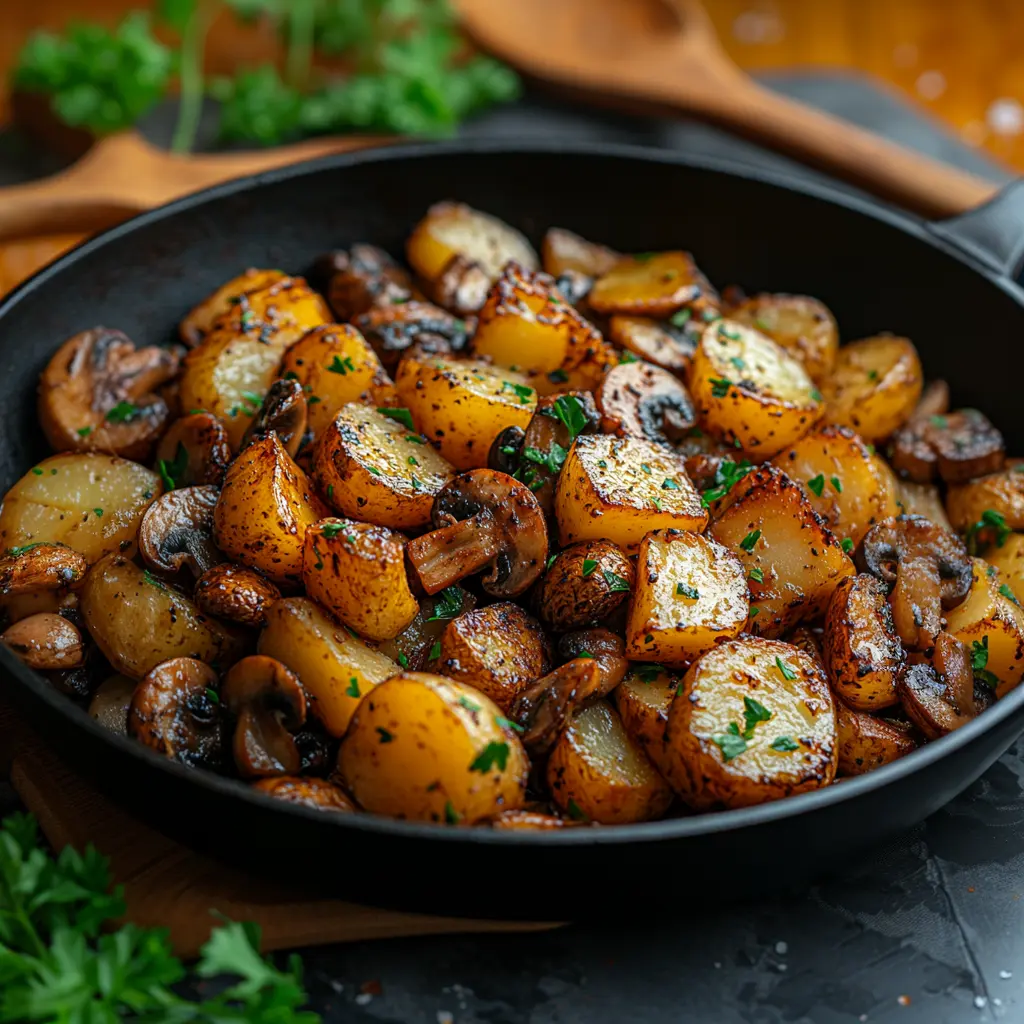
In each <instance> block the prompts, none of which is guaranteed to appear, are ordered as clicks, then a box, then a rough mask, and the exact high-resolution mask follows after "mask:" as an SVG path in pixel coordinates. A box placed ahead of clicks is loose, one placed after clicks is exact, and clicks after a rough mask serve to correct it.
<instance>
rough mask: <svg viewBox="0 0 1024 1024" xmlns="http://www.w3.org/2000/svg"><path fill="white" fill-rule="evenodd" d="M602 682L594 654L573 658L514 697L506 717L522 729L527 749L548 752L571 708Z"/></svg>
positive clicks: (566, 721) (536, 754)
mask: <svg viewBox="0 0 1024 1024" xmlns="http://www.w3.org/2000/svg"><path fill="white" fill-rule="evenodd" d="M600 685H601V670H600V668H599V667H598V664H597V661H596V660H595V659H594V658H574V659H573V660H572V661H567V662H566V663H565V664H564V665H560V666H559V667H558V668H556V669H555V670H554V671H553V672H549V673H548V674H547V675H546V676H542V677H541V678H540V679H538V680H537V681H536V682H534V683H531V684H530V686H529V687H528V688H527V689H526V690H524V691H523V692H522V693H521V694H520V695H519V696H518V697H517V698H516V700H515V702H514V703H513V705H512V708H511V710H510V711H509V717H510V718H511V720H512V721H513V722H515V723H516V724H517V725H519V726H520V727H521V728H522V729H523V732H522V735H521V736H520V739H521V740H522V741H523V746H525V747H526V749H527V752H528V753H529V754H530V755H531V756H533V757H537V756H539V755H542V754H545V753H547V751H549V750H550V749H551V748H552V747H553V746H554V744H555V740H557V739H558V736H559V733H561V731H562V730H563V729H564V728H565V726H566V725H567V724H568V722H569V719H570V718H571V717H572V713H573V711H574V710H575V709H576V708H578V707H580V706H582V704H583V703H584V701H586V700H587V699H588V698H590V697H591V696H593V695H594V694H595V693H596V692H597V691H598V688H599V687H600Z"/></svg>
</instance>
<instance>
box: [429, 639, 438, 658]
mask: <svg viewBox="0 0 1024 1024" xmlns="http://www.w3.org/2000/svg"><path fill="white" fill-rule="evenodd" d="M428 657H429V658H430V660H431V661H436V660H437V659H438V658H440V657H441V641H440V640H435V641H434V643H433V644H432V645H431V648H430V654H429V655H428Z"/></svg>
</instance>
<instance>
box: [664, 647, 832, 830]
mask: <svg viewBox="0 0 1024 1024" xmlns="http://www.w3.org/2000/svg"><path fill="white" fill-rule="evenodd" d="M665 743H666V747H667V750H668V759H669V781H670V782H671V783H672V786H673V788H674V789H675V791H676V792H677V793H678V794H679V795H680V796H681V797H682V798H683V800H684V801H685V802H686V803H687V804H688V805H689V806H690V807H692V808H693V809H694V810H710V809H711V808H713V807H718V806H721V807H748V806H750V805H752V804H760V803H765V802H766V801H768V800H778V799H780V798H781V797H786V796H792V795H793V794H795V793H804V792H806V791H808V790H811V789H819V788H820V787H822V786H827V785H829V784H830V783H831V782H832V780H833V779H834V778H835V774H836V766H837V761H838V743H837V739H836V713H835V707H834V705H833V702H832V695H831V693H830V692H829V688H828V682H827V680H826V679H825V674H824V673H823V672H822V671H821V668H820V667H819V666H818V665H817V664H816V663H815V661H814V659H813V658H811V657H810V656H809V655H807V654H806V653H804V652H803V651H801V650H799V649H798V648H796V647H792V646H791V645H790V644H784V643H780V642H779V641H776V640H763V639H761V638H759V637H741V638H739V639H737V640H726V641H725V642H724V643H722V644H719V646H718V647H716V648H714V649H713V650H711V651H709V652H708V653H707V654H705V655H704V657H702V658H701V659H700V660H699V661H698V662H696V663H695V664H694V665H693V667H692V668H691V669H690V670H689V671H688V672H687V673H686V676H685V677H684V679H683V683H682V686H681V687H680V690H679V693H678V695H677V696H676V697H675V699H674V700H673V701H672V707H671V709H670V711H669V715H668V726H667V727H666V730H665Z"/></svg>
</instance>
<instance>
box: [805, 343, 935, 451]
mask: <svg viewBox="0 0 1024 1024" xmlns="http://www.w3.org/2000/svg"><path fill="white" fill-rule="evenodd" d="M923 386H924V377H923V373H922V370H921V360H920V359H919V358H918V355H917V349H915V348H914V346H913V345H912V344H911V343H910V342H909V341H908V340H907V339H906V338H896V337H893V336H892V335H888V334H880V335H878V336H877V337H874V338H865V339H864V340H863V341H854V342H852V343H851V344H849V345H844V346H843V347H842V348H840V350H839V355H838V357H837V359H836V365H835V369H834V370H833V371H832V375H831V376H830V377H829V378H828V380H826V381H825V382H824V383H823V384H822V388H821V390H822V392H823V394H824V395H825V417H826V419H828V420H830V421H831V422H833V423H842V424H845V425H846V426H848V427H853V429H854V430H856V431H857V433H858V434H860V436H861V437H862V438H864V440H865V441H872V442H874V441H880V440H881V439H882V438H885V437H888V436H889V435H890V434H891V433H893V432H894V431H895V430H897V429H898V428H899V427H901V426H903V424H904V423H906V421H907V420H908V419H910V416H911V414H912V413H913V411H914V406H915V405H917V400H918V399H919V398H920V397H921V389H922V387H923Z"/></svg>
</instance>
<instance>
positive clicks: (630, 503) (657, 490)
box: [555, 434, 707, 554]
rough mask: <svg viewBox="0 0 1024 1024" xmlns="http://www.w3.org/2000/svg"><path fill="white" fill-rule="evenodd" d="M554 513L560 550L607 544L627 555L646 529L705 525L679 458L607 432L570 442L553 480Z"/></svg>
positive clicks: (696, 529)
mask: <svg viewBox="0 0 1024 1024" xmlns="http://www.w3.org/2000/svg"><path fill="white" fill-rule="evenodd" d="M555 515H556V516H557V518H558V531H559V536H560V538H561V543H562V545H563V547H564V546H568V545H569V544H573V543H575V542H576V541H581V540H610V541H612V542H613V543H615V544H618V546H619V547H620V548H622V550H623V551H625V552H626V553H627V554H633V553H634V552H636V551H637V549H638V548H639V546H640V541H641V540H642V539H643V536H644V534H646V533H648V532H649V531H651V530H658V529H662V528H668V527H675V528H676V529H680V530H690V531H693V532H696V533H699V532H700V531H701V530H703V529H704V527H705V525H706V524H707V510H706V509H705V508H704V507H703V506H702V505H701V502H700V496H699V495H698V494H697V492H696V490H695V489H694V486H693V484H691V483H690V478H689V477H688V476H687V475H686V469H685V468H684V459H683V458H682V457H681V456H679V455H676V454H675V453H674V452H672V451H670V450H669V449H666V448H663V447H660V446H658V445H653V444H650V443H649V442H647V441H641V440H640V439H639V438H632V437H621V438H620V437H610V436H608V435H607V434H591V435H584V436H582V437H578V438H577V439H576V441H575V442H574V443H573V446H572V448H571V449H570V450H569V454H568V456H567V457H566V460H565V465H564V466H563V467H562V473H561V476H560V477H559V478H558V489H557V490H556V492H555Z"/></svg>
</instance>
